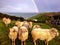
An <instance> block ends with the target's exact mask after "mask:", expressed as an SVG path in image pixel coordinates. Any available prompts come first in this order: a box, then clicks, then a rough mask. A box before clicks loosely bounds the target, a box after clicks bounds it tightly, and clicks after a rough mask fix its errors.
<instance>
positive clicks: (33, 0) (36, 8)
mask: <svg viewBox="0 0 60 45" xmlns="http://www.w3.org/2000/svg"><path fill="white" fill-rule="evenodd" d="M32 2H33V4H34V7H35V10H36V12H37V13H39V10H38V7H37V5H36V2H35V0H32Z"/></svg>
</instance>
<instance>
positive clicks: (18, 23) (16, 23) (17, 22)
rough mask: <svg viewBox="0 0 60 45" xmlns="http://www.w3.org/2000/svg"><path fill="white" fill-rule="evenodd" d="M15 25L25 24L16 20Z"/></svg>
mask: <svg viewBox="0 0 60 45" xmlns="http://www.w3.org/2000/svg"><path fill="white" fill-rule="evenodd" d="M15 25H17V26H18V27H21V26H22V25H23V22H20V21H16V22H15Z"/></svg>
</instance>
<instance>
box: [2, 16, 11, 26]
mask: <svg viewBox="0 0 60 45" xmlns="http://www.w3.org/2000/svg"><path fill="white" fill-rule="evenodd" d="M3 22H4V23H5V24H6V26H7V25H9V24H10V23H11V19H9V18H6V17H4V18H3Z"/></svg>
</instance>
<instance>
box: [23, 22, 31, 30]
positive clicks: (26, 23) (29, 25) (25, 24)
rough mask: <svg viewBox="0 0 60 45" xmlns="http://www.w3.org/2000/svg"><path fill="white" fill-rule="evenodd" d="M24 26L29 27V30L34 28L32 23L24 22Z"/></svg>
mask: <svg viewBox="0 0 60 45" xmlns="http://www.w3.org/2000/svg"><path fill="white" fill-rule="evenodd" d="M23 26H25V27H27V28H28V30H29V29H31V28H32V22H31V21H30V22H27V21H23Z"/></svg>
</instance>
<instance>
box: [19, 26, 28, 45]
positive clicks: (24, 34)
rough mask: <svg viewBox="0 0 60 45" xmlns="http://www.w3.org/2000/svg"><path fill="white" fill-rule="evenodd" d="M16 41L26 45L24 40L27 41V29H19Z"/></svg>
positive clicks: (23, 27)
mask: <svg viewBox="0 0 60 45" xmlns="http://www.w3.org/2000/svg"><path fill="white" fill-rule="evenodd" d="M18 34H19V36H18V39H19V40H21V45H23V42H24V45H26V42H25V41H26V40H27V39H28V29H27V28H26V27H25V26H22V27H20V29H19V31H18Z"/></svg>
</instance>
